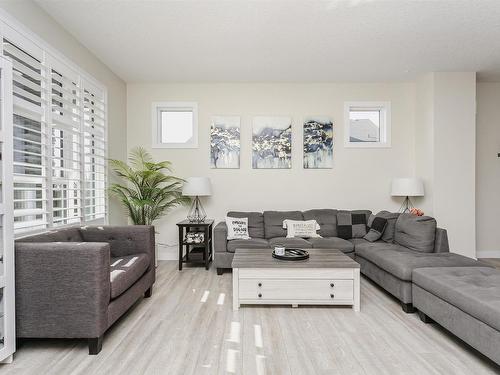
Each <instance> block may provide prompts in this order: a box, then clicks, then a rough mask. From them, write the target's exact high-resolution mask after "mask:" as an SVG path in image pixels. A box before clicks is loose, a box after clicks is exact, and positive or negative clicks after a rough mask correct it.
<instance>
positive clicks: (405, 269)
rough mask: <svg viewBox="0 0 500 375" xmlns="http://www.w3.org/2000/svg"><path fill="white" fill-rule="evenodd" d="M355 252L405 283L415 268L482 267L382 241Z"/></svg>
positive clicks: (451, 256) (457, 257) (450, 255)
mask: <svg viewBox="0 0 500 375" xmlns="http://www.w3.org/2000/svg"><path fill="white" fill-rule="evenodd" d="M355 251H356V256H359V257H361V258H364V259H366V260H368V261H370V262H372V263H374V264H375V265H377V266H378V267H380V268H382V269H383V270H385V271H387V272H389V273H390V274H392V275H394V276H396V277H397V278H399V279H401V280H405V281H411V277H412V271H413V270H414V269H415V268H423V267H474V266H481V265H483V263H481V262H478V261H477V260H474V259H472V258H467V257H464V256H462V255H458V254H454V253H422V252H418V251H412V250H409V249H406V248H404V247H402V246H399V245H397V244H390V243H386V242H383V241H377V242H372V243H366V244H359V245H356V248H355Z"/></svg>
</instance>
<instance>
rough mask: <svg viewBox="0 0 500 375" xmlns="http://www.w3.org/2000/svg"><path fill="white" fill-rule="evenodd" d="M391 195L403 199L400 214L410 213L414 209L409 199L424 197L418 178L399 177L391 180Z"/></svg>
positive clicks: (422, 186)
mask: <svg viewBox="0 0 500 375" xmlns="http://www.w3.org/2000/svg"><path fill="white" fill-rule="evenodd" d="M391 195H392V196H393V197H405V199H404V201H403V204H402V205H401V208H400V209H399V211H400V212H402V213H408V212H411V209H412V208H414V207H413V204H412V203H411V200H410V197H423V196H424V183H423V182H422V180H421V179H420V178H416V177H400V178H395V179H393V180H392V189H391Z"/></svg>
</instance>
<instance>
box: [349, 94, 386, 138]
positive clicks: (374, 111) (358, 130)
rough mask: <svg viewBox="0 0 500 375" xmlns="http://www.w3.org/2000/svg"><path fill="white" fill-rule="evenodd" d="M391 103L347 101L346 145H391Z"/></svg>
mask: <svg viewBox="0 0 500 375" xmlns="http://www.w3.org/2000/svg"><path fill="white" fill-rule="evenodd" d="M390 129H391V126H390V103H388V102H349V103H345V129H344V132H345V134H344V146H345V147H390V146H391V134H390V131H391V130H390Z"/></svg>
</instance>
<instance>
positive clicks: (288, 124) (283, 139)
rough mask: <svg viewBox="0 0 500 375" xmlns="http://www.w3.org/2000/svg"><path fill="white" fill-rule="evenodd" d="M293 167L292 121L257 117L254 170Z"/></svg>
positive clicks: (253, 154) (253, 159) (253, 144)
mask: <svg viewBox="0 0 500 375" xmlns="http://www.w3.org/2000/svg"><path fill="white" fill-rule="evenodd" d="M291 167H292V119H291V118H290V117H281V116H256V117H254V119H253V129H252V168H254V169H265V168H281V169H288V168H291Z"/></svg>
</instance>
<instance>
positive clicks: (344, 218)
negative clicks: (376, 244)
mask: <svg viewBox="0 0 500 375" xmlns="http://www.w3.org/2000/svg"><path fill="white" fill-rule="evenodd" d="M337 235H338V236H339V237H340V238H343V239H344V240H349V239H351V238H363V237H364V236H365V235H366V215H365V214H363V213H352V212H347V211H339V212H338V213H337Z"/></svg>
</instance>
